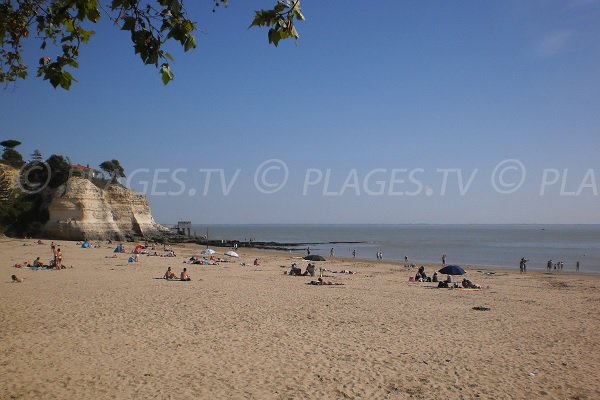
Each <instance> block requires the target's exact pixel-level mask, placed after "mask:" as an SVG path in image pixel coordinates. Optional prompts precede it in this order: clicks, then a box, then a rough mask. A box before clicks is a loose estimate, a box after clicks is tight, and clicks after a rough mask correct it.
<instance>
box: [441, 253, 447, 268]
mask: <svg viewBox="0 0 600 400" xmlns="http://www.w3.org/2000/svg"><path fill="white" fill-rule="evenodd" d="M445 266H446V255H445V254H442V267H445Z"/></svg>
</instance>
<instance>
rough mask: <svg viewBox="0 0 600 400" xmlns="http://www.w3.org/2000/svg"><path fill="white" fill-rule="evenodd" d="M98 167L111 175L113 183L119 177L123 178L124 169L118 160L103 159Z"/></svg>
mask: <svg viewBox="0 0 600 400" xmlns="http://www.w3.org/2000/svg"><path fill="white" fill-rule="evenodd" d="M100 169H101V170H102V171H104V172H106V173H107V174H109V175H110V176H111V179H112V182H113V183H116V182H117V179H119V178H125V170H124V169H123V167H122V166H121V163H120V162H119V160H110V161H104V162H103V163H102V164H100Z"/></svg>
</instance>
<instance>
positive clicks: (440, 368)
mask: <svg viewBox="0 0 600 400" xmlns="http://www.w3.org/2000/svg"><path fill="white" fill-rule="evenodd" d="M23 243H29V244H32V243H33V241H31V240H27V241H26V240H13V239H6V238H4V239H2V240H0V254H2V257H1V260H2V263H1V265H0V271H1V272H2V274H1V277H2V279H1V280H0V285H1V289H0V310H1V312H0V399H2V400H8V399H61V400H65V399H409V398H410V399H472V398H481V399H532V398H536V399H598V398H600V381H599V380H598V378H597V376H598V373H599V372H600V335H599V334H598V328H599V327H600V323H599V321H600V277H598V276H593V275H592V276H590V275H576V274H544V273H528V274H526V275H525V274H524V275H521V274H519V273H518V271H517V272H508V271H504V270H495V272H496V274H494V275H485V274H483V273H481V272H477V270H475V269H469V270H468V273H469V277H470V278H471V280H473V281H474V282H476V283H478V284H480V285H481V286H483V290H481V291H463V290H456V289H452V290H449V289H437V288H435V289H434V288H432V286H433V284H427V283H416V284H415V283H409V282H408V278H409V276H411V275H414V272H415V271H414V270H413V271H407V270H406V269H404V267H401V266H398V265H393V264H390V263H385V262H381V263H377V262H368V261H360V260H334V261H326V262H324V263H319V264H318V266H323V267H325V268H327V269H330V270H342V269H349V270H352V271H355V272H358V273H357V274H354V275H347V274H332V273H327V275H330V276H331V277H330V278H326V279H327V280H331V281H334V282H340V283H343V284H344V286H331V287H326V286H320V287H319V286H311V285H307V284H306V283H307V282H309V281H310V280H311V278H309V277H291V276H287V275H284V274H283V272H284V271H288V270H289V266H290V264H291V262H292V261H293V260H292V259H290V257H289V255H288V254H287V253H273V252H259V251H256V250H248V249H239V252H240V254H241V255H242V258H241V260H236V259H234V260H233V261H234V262H230V263H223V264H221V265H219V266H202V265H187V268H188V272H189V273H190V275H191V277H192V279H193V280H192V281H191V282H177V281H166V280H163V279H155V278H160V277H162V276H163V273H164V271H165V270H166V267H167V266H171V267H172V268H173V269H174V271H175V272H176V273H179V272H180V271H181V269H182V268H183V267H184V266H186V265H184V264H183V263H182V262H183V260H185V259H187V257H189V256H190V255H192V254H198V253H199V252H200V250H201V247H199V246H195V245H186V246H185V247H182V246H175V247H174V249H175V251H176V253H177V254H178V256H177V257H175V258H162V257H147V256H140V262H138V263H137V264H128V263H127V258H128V256H129V254H119V255H118V258H116V259H113V258H105V256H111V255H112V254H113V253H112V248H113V246H108V245H106V244H103V246H102V248H101V249H81V248H80V247H79V246H77V245H76V244H75V243H74V242H59V244H60V246H61V248H62V251H63V253H64V257H65V261H64V264H65V265H67V266H71V265H72V266H73V267H74V268H73V269H66V270H62V271H42V270H40V271H32V270H28V269H16V268H14V267H13V265H14V264H15V263H17V262H22V261H24V260H29V261H33V259H35V257H36V256H41V257H42V259H45V260H46V261H47V260H48V259H49V256H50V254H51V253H50V246H49V243H50V241H48V240H44V243H45V244H44V245H28V246H23ZM128 249H131V244H129V246H128ZM216 250H217V251H218V252H219V253H220V254H221V255H222V253H223V252H224V251H226V250H227V249H216ZM323 253H324V255H325V253H326V252H325V251H324V252H323ZM255 257H260V260H261V265H260V266H259V267H255V266H251V265H252V261H253V260H254V258H255ZM242 261H243V262H245V263H247V264H248V265H250V266H245V267H244V266H240V262H242ZM296 261H297V262H298V260H296ZM300 265H301V266H302V267H303V269H304V267H305V266H306V262H305V261H301V262H300ZM281 266H285V268H284V267H281ZM434 268H435V267H433V266H429V267H428V268H427V269H426V270H427V273H428V274H431V273H433V271H434ZM438 268H439V267H438ZM435 269H437V268H435ZM12 274H17V275H19V276H21V277H24V278H25V281H24V282H23V283H11V282H10V276H11V275H12ZM312 279H315V278H312ZM473 307H487V308H489V311H478V310H474V309H473Z"/></svg>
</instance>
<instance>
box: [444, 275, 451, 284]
mask: <svg viewBox="0 0 600 400" xmlns="http://www.w3.org/2000/svg"><path fill="white" fill-rule="evenodd" d="M444 282H446V283H452V275H448V276H446V280H445V281H444Z"/></svg>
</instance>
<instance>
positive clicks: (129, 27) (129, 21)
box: [121, 17, 135, 32]
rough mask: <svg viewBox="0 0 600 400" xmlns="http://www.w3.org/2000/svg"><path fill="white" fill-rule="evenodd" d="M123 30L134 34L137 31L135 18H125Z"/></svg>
mask: <svg viewBox="0 0 600 400" xmlns="http://www.w3.org/2000/svg"><path fill="white" fill-rule="evenodd" d="M121 30H122V31H132V32H133V31H134V30H135V18H133V17H125V18H123V26H122V27H121Z"/></svg>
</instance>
